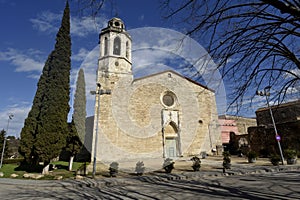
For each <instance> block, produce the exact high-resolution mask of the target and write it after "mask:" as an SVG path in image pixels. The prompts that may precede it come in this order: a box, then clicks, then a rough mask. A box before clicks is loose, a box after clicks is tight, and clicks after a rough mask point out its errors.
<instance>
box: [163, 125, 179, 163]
mask: <svg viewBox="0 0 300 200" xmlns="http://www.w3.org/2000/svg"><path fill="white" fill-rule="evenodd" d="M164 136H165V148H164V151H165V157H166V158H176V157H178V156H179V155H180V138H179V133H178V128H177V126H176V124H175V123H174V122H170V123H169V124H167V125H166V126H165V127H164Z"/></svg>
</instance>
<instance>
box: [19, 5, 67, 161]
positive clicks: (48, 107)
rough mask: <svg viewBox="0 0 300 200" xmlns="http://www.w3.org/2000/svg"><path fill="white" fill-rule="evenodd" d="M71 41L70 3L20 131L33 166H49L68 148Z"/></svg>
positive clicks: (24, 153) (23, 152)
mask: <svg viewBox="0 0 300 200" xmlns="http://www.w3.org/2000/svg"><path fill="white" fill-rule="evenodd" d="M70 69H71V37H70V10H69V3H68V1H67V3H66V7H65V10H64V13H63V18H62V22H61V27H60V29H59V31H58V33H57V35H56V44H55V47H54V50H53V51H52V52H51V54H50V55H49V56H48V59H47V61H46V63H45V66H44V68H43V72H42V75H41V77H40V79H39V82H38V87H37V91H36V94H35V97H34V100H33V105H32V107H31V110H30V112H29V114H28V117H27V118H26V120H25V123H24V127H23V129H22V131H21V141H20V148H19V152H20V154H21V155H22V156H24V158H25V161H26V162H27V163H28V164H31V165H37V164H38V162H44V164H45V165H47V164H48V163H49V162H50V161H51V159H53V158H55V157H57V156H58V155H59V154H60V152H61V150H62V148H63V147H64V146H65V142H66V133H67V132H68V124H67V117H68V113H69V110H70V107H69V99H70Z"/></svg>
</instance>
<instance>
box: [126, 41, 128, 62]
mask: <svg viewBox="0 0 300 200" xmlns="http://www.w3.org/2000/svg"><path fill="white" fill-rule="evenodd" d="M126 58H129V44H128V41H127V42H126Z"/></svg>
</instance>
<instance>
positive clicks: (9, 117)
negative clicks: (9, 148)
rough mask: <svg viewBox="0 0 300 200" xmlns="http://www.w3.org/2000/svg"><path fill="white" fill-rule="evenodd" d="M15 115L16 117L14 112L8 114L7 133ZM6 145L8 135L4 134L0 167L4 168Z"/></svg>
mask: <svg viewBox="0 0 300 200" xmlns="http://www.w3.org/2000/svg"><path fill="white" fill-rule="evenodd" d="M13 117H14V115H13V114H10V115H8V120H7V127H6V134H7V133H8V127H9V121H10V120H12V118H13ZM5 145H6V137H5V136H4V137H3V148H2V154H1V162H0V168H2V163H3V156H4V151H5Z"/></svg>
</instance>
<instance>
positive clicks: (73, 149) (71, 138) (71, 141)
mask: <svg viewBox="0 0 300 200" xmlns="http://www.w3.org/2000/svg"><path fill="white" fill-rule="evenodd" d="M68 127H69V132H68V136H67V146H66V148H65V150H66V151H67V152H69V153H70V160H69V171H71V170H72V166H73V161H74V157H75V155H76V154H77V153H78V152H79V151H80V149H81V147H82V142H81V140H80V138H79V136H78V132H77V130H76V126H75V123H74V120H72V122H71V123H69V124H68Z"/></svg>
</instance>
